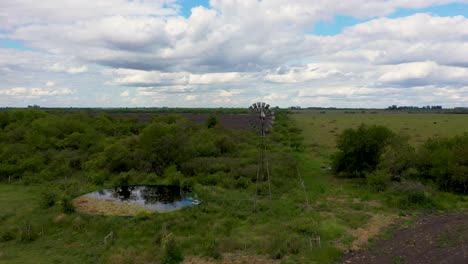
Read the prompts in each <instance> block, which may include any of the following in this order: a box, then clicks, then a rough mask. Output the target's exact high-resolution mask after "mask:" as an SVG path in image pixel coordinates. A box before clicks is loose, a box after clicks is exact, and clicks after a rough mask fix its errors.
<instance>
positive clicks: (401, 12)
mask: <svg viewBox="0 0 468 264" xmlns="http://www.w3.org/2000/svg"><path fill="white" fill-rule="evenodd" d="M416 13H430V14H433V15H436V16H464V17H467V16H468V4H459V3H456V4H448V5H441V6H432V7H428V8H422V9H398V10H397V11H396V12H395V13H393V14H391V15H390V16H388V17H390V18H398V17H405V16H411V15H414V14H416Z"/></svg>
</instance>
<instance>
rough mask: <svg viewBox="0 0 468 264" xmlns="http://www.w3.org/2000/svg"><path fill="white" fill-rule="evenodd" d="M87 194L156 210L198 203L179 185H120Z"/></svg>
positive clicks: (172, 208) (169, 209)
mask: <svg viewBox="0 0 468 264" xmlns="http://www.w3.org/2000/svg"><path fill="white" fill-rule="evenodd" d="M86 196H89V197H93V198H97V199H104V200H114V201H119V202H123V203H128V204H135V205H139V206H143V207H145V208H148V209H151V210H156V211H173V210H176V209H179V208H182V207H184V206H190V205H194V204H198V201H196V200H193V199H192V197H191V196H187V195H186V194H185V192H184V190H182V188H180V187H179V186H177V185H138V186H119V187H116V188H114V189H105V190H100V191H97V192H92V193H89V194H86Z"/></svg>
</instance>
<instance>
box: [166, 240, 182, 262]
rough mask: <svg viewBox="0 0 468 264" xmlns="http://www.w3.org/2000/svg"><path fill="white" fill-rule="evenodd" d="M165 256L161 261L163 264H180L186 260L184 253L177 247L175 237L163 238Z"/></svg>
mask: <svg viewBox="0 0 468 264" xmlns="http://www.w3.org/2000/svg"><path fill="white" fill-rule="evenodd" d="M162 242H163V247H164V256H163V259H162V261H161V263H162V264H178V263H181V262H182V261H183V260H184V256H183V255H182V251H181V249H180V247H179V246H178V245H177V243H176V241H175V239H174V236H173V235H172V234H168V235H166V236H165V237H164V238H163V241H162Z"/></svg>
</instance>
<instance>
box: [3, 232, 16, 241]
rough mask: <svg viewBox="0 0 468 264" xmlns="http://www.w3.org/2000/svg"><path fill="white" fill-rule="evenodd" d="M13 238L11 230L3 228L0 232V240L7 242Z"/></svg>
mask: <svg viewBox="0 0 468 264" xmlns="http://www.w3.org/2000/svg"><path fill="white" fill-rule="evenodd" d="M13 239H15V234H14V233H13V231H12V230H3V231H2V232H0V242H8V241H10V240H13Z"/></svg>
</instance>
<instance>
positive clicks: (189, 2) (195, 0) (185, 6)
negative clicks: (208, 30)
mask: <svg viewBox="0 0 468 264" xmlns="http://www.w3.org/2000/svg"><path fill="white" fill-rule="evenodd" d="M179 4H180V6H181V7H182V8H181V12H182V16H184V17H189V16H190V15H191V14H192V12H191V10H192V8H193V7H197V6H204V7H209V6H210V3H209V1H208V0H180V1H179Z"/></svg>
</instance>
